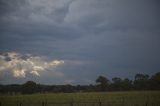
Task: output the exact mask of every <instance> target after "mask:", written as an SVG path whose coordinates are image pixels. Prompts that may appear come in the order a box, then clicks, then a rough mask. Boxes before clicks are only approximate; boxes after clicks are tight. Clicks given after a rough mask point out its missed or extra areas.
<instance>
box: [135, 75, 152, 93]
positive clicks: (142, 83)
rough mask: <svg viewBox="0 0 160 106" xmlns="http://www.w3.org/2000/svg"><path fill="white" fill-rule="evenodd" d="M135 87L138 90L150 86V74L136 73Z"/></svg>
mask: <svg viewBox="0 0 160 106" xmlns="http://www.w3.org/2000/svg"><path fill="white" fill-rule="evenodd" d="M134 87H135V89H136V90H147V89H148V88H149V76H148V75H144V74H136V75H135V80H134Z"/></svg>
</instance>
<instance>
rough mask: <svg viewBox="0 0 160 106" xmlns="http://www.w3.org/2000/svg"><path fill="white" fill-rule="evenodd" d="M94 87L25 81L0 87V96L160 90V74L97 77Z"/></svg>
mask: <svg viewBox="0 0 160 106" xmlns="http://www.w3.org/2000/svg"><path fill="white" fill-rule="evenodd" d="M95 81H96V84H95V85H92V84H90V85H76V86H73V85H69V84H67V85H42V84H36V83H35V82H33V81H27V82H26V83H24V84H22V85H18V84H10V85H0V94H11V95H12V94H33V93H58V92H64V93H71V92H97V91H99V92H104V91H131V90H160V72H158V73H156V74H155V75H153V76H151V77H149V75H144V74H136V75H135V79H134V80H130V79H128V78H125V79H121V78H119V77H115V78H112V81H110V80H109V79H108V78H107V77H105V76H99V77H98V78H97V79H96V80H95Z"/></svg>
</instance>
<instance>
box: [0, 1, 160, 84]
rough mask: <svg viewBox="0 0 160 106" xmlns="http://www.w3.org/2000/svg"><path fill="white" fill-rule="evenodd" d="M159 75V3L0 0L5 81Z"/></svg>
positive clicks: (0, 61) (0, 76) (0, 67)
mask: <svg viewBox="0 0 160 106" xmlns="http://www.w3.org/2000/svg"><path fill="white" fill-rule="evenodd" d="M159 71H160V1H159V0H0V83H24V82H25V81H27V80H33V81H36V82H37V83H44V84H91V83H92V84H94V81H95V79H96V78H97V77H98V76H99V75H104V76H106V77H107V78H109V79H111V78H112V77H121V78H125V77H128V78H131V79H133V78H134V75H135V74H136V73H143V74H149V75H153V74H155V73H156V72H159Z"/></svg>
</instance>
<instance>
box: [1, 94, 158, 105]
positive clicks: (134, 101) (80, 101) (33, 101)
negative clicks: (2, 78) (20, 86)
mask: <svg viewBox="0 0 160 106" xmlns="http://www.w3.org/2000/svg"><path fill="white" fill-rule="evenodd" d="M0 106H160V91H130V92H103V93H96V92H95V93H58V94H33V95H18V96H4V95H3V96H0Z"/></svg>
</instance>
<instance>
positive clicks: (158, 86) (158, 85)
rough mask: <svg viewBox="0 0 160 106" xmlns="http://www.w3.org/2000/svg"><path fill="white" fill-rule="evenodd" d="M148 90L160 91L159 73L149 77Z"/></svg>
mask: <svg viewBox="0 0 160 106" xmlns="http://www.w3.org/2000/svg"><path fill="white" fill-rule="evenodd" d="M150 88H151V89H152V90H160V72H158V73H156V74H155V75H153V76H152V77H151V79H150Z"/></svg>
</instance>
